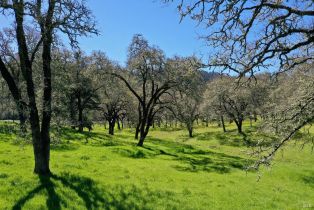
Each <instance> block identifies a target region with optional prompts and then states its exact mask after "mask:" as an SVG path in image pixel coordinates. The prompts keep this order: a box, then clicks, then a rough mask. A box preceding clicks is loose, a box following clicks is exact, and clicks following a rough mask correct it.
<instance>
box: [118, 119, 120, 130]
mask: <svg viewBox="0 0 314 210" xmlns="http://www.w3.org/2000/svg"><path fill="white" fill-rule="evenodd" d="M117 124H118V129H119V130H121V126H120V120H119V119H118V120H117Z"/></svg>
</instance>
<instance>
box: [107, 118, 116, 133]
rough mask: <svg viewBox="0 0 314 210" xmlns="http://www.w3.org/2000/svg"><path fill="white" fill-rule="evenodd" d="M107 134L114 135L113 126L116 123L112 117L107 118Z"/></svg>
mask: <svg viewBox="0 0 314 210" xmlns="http://www.w3.org/2000/svg"><path fill="white" fill-rule="evenodd" d="M108 122H109V134H110V135H114V126H115V124H116V121H115V120H114V119H113V120H109V121H108Z"/></svg>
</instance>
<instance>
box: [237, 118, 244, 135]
mask: <svg viewBox="0 0 314 210" xmlns="http://www.w3.org/2000/svg"><path fill="white" fill-rule="evenodd" d="M242 121H243V120H242V119H238V120H235V123H236V125H237V128H238V133H241V134H242V133H243V132H242Z"/></svg>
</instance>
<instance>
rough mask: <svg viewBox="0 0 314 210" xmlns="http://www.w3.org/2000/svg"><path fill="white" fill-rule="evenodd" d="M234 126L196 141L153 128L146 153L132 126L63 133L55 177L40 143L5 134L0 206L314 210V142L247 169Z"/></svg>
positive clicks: (0, 142) (0, 145) (55, 148)
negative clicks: (39, 158)
mask: <svg viewBox="0 0 314 210" xmlns="http://www.w3.org/2000/svg"><path fill="white" fill-rule="evenodd" d="M227 129H228V130H229V131H228V132H227V133H223V132H222V131H221V128H219V127H217V126H216V125H210V127H208V128H207V127H199V128H197V129H195V137H193V138H188V137H187V132H186V131H185V130H182V129H174V128H163V129H152V131H151V132H150V133H149V137H148V138H147V139H146V141H145V143H144V147H143V148H139V147H136V146H135V145H136V143H137V142H136V140H135V139H134V137H133V136H134V135H133V133H134V131H131V130H129V129H125V130H123V131H117V132H116V134H115V136H109V135H108V134H107V130H105V129H104V127H103V126H96V128H95V129H94V130H93V131H92V132H91V133H88V132H85V133H83V134H79V133H77V132H75V131H73V130H71V129H63V130H62V136H61V142H59V143H58V144H54V145H52V151H51V170H52V172H53V175H52V176H51V177H49V178H47V177H41V176H36V175H34V174H33V173H32V171H33V165H34V163H33V152H32V146H31V145H30V144H25V143H21V140H18V139H17V138H16V135H15V134H14V133H13V134H9V133H8V132H6V131H5V130H3V129H2V130H0V209H51V210H52V209H53V210H58V209H180V210H181V209H193V210H194V209H215V210H216V209H232V210H237V209H239V210H240V209H241V210H243V209H250V210H251V209H254V210H257V209H262V210H265V209H267V210H270V209H284V210H287V209H291V210H296V209H314V154H313V153H312V150H311V145H307V146H305V147H304V148H303V149H301V147H300V145H299V144H296V145H295V144H293V143H291V144H289V145H288V146H286V147H285V149H284V150H283V151H281V152H279V153H278V154H277V156H276V159H275V161H274V165H273V166H272V167H271V168H268V169H267V168H263V169H261V171H260V172H254V171H246V170H244V169H245V167H246V166H248V165H250V164H251V163H252V159H251V157H250V156H248V155H247V152H249V151H250V148H249V147H247V146H246V145H245V141H243V136H242V135H239V134H237V132H236V130H235V127H234V126H233V125H228V126H227ZM244 131H245V133H246V141H247V142H254V141H256V140H258V139H259V138H261V137H265V136H263V135H261V134H258V132H257V131H256V129H255V128H254V127H253V128H250V126H249V125H248V123H246V124H245V125H244ZM311 132H312V133H314V130H313V129H312V131H311ZM301 136H302V135H301ZM53 139H54V136H53ZM259 177H260V178H259Z"/></svg>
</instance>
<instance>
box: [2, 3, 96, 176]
mask: <svg viewBox="0 0 314 210" xmlns="http://www.w3.org/2000/svg"><path fill="white" fill-rule="evenodd" d="M0 12H1V13H2V14H4V15H8V16H10V17H11V18H12V19H13V20H12V22H13V23H14V25H15V38H16V42H17V46H18V50H17V51H18V52H17V53H18V55H19V65H20V69H21V72H22V75H23V79H24V81H25V83H26V92H27V99H28V101H27V103H26V104H27V109H28V112H29V121H30V124H31V132H32V140H33V148H34V156H35V169H34V172H35V173H37V174H42V175H47V174H50V168H49V159H50V123H51V101H52V85H51V83H52V80H51V79H52V78H51V74H52V69H51V51H52V44H53V42H54V34H55V33H56V32H57V31H61V32H62V33H65V34H66V35H67V36H68V37H69V39H70V41H71V43H72V44H77V36H79V35H87V33H97V30H96V29H95V22H94V21H93V17H92V15H91V12H90V10H88V8H87V7H86V6H85V4H84V1H74V0H46V1H44V0H36V1H24V0H1V1H0ZM27 24H32V25H33V26H34V27H35V28H37V29H38V31H39V34H40V38H39V40H38V42H37V43H36V45H35V46H36V47H35V48H34V49H33V51H32V52H30V49H29V46H28V45H27V42H26V37H27V34H26V32H25V25H27ZM39 51H40V53H41V59H42V61H41V62H42V66H41V68H42V74H43V84H44V85H43V90H42V92H43V95H42V99H41V103H42V110H41V114H40V112H39V110H38V104H37V103H38V102H37V100H36V98H37V96H36V93H35V83H34V78H33V63H34V59H35V57H36V54H37V53H38V52H39ZM3 59H4V58H3V56H1V57H0V71H1V74H2V75H3V78H4V79H5V80H6V82H7V84H8V86H9V87H10V91H11V93H12V95H18V94H19V93H18V91H17V90H18V88H17V85H16V83H15V81H14V78H13V76H12V74H11V73H10V71H9V70H8V68H7V66H6V65H5V63H4V61H3ZM14 98H16V99H18V98H19V96H14ZM40 118H41V119H40Z"/></svg>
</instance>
